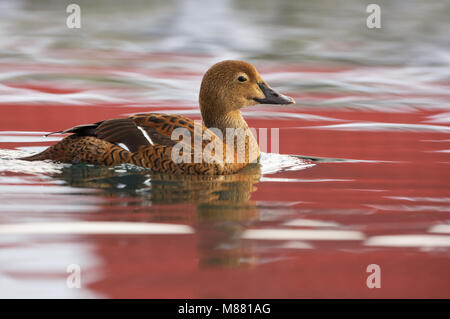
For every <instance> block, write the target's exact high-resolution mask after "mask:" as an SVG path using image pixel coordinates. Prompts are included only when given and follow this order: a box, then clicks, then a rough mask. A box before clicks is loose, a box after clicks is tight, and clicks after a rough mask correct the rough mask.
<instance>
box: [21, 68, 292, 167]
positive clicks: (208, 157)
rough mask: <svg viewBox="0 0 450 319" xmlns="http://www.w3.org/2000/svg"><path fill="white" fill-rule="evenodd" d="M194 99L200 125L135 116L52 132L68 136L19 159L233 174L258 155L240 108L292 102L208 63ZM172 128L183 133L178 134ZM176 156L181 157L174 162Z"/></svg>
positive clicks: (251, 75) (251, 78) (249, 72)
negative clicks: (233, 133) (230, 131)
mask: <svg viewBox="0 0 450 319" xmlns="http://www.w3.org/2000/svg"><path fill="white" fill-rule="evenodd" d="M199 100H200V110H201V113H202V118H203V123H204V125H202V124H200V123H196V122H194V121H193V120H191V119H189V118H186V117H183V116H180V115H170V114H162V113H146V114H136V115H132V116H130V117H128V118H122V119H110V120H105V121H102V122H98V123H94V124H88V125H80V126H75V127H73V128H70V129H68V130H64V131H59V132H55V133H72V135H69V136H67V137H66V138H64V139H63V140H61V141H60V142H58V143H57V144H55V145H53V146H50V147H49V148H47V149H46V150H45V151H43V152H41V153H39V154H36V155H32V156H29V157H25V158H22V160H29V161H36V160H53V161H59V162H65V163H89V164H101V165H108V166H111V165H118V164H123V163H130V164H135V165H139V166H142V167H147V168H150V169H152V170H153V171H155V172H164V173H174V174H201V175H224V174H232V173H235V172H237V171H239V170H240V169H242V168H243V167H245V166H247V165H248V164H249V163H251V162H255V161H256V160H257V158H258V157H259V147H258V144H257V142H256V140H255V139H254V137H253V135H252V133H251V132H250V130H249V128H248V125H247V123H246V122H245V120H244V119H243V117H242V114H241V112H240V110H239V109H240V108H242V107H246V106H251V105H255V104H262V103H266V104H291V103H294V101H293V100H292V99H291V98H289V97H287V96H284V95H281V94H279V93H277V92H275V91H274V90H273V89H271V88H270V87H269V86H268V85H267V83H266V82H264V81H263V80H262V79H261V76H260V75H259V74H258V72H257V71H256V69H255V68H254V67H253V66H252V65H251V64H249V63H247V62H244V61H223V62H219V63H217V64H215V65H213V66H212V67H211V68H210V69H209V70H208V71H207V72H206V74H205V75H204V77H203V80H202V84H201V88H200V97H199ZM177 129H184V131H183V132H185V134H188V135H185V136H182V135H180V134H177V133H179V130H177ZM227 129H237V130H238V131H237V136H229V139H227V134H228V131H227ZM52 134H53V133H52ZM221 135H223V139H222V138H221ZM240 135H241V136H240ZM189 137H190V138H189ZM240 137H242V138H240ZM196 139H197V140H196ZM230 141H231V142H230ZM233 141H234V143H232V142H233ZM231 143H232V144H233V145H231ZM197 150H199V152H197ZM199 154H200V155H199ZM241 154H243V155H242V157H240V156H241ZM177 155H184V156H183V157H182V160H180V157H176V158H178V159H176V160H174V159H173V157H174V156H177ZM199 156H200V157H199Z"/></svg>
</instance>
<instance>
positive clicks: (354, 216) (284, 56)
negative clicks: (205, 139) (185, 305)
mask: <svg viewBox="0 0 450 319" xmlns="http://www.w3.org/2000/svg"><path fill="white" fill-rule="evenodd" d="M77 3H78V4H79V5H80V6H81V8H82V28H81V29H80V30H69V29H67V28H66V27H65V18H66V16H67V15H66V13H65V4H62V3H60V2H59V1H51V0H47V1H43V0H42V1H31V0H30V1H3V2H1V3H0V6H1V10H0V12H1V13H0V15H1V16H0V43H1V47H2V50H1V52H0V203H1V204H0V261H1V262H0V296H2V297H69V298H72V297H73V298H79V297H88V298H90V297H157V298H166V297H171V298H189V297H199V298H210V297H236V298H241V297H242V298H244V297H247V298H248V297H254V298H259V297H266V298H302V297H308V298H316V297H322V298H323V297H387V298H390V297H447V298H448V297H449V296H450V289H449V287H450V285H449V283H450V275H449V271H448V269H449V266H450V259H449V246H450V235H449V232H450V230H449V225H450V219H449V217H448V216H449V215H448V214H449V212H450V192H449V182H448V181H449V180H450V173H449V172H450V171H449V164H450V158H449V150H450V144H449V143H450V137H449V135H448V134H449V132H450V125H449V123H450V119H449V114H450V103H449V101H450V94H449V90H448V88H449V83H450V82H449V74H450V72H449V71H450V55H449V52H450V51H449V48H450V42H449V40H448V36H447V33H448V30H449V23H450V22H449V20H448V14H449V13H450V6H449V4H448V2H446V1H438V2H433V3H429V2H426V1H418V0H417V1H408V2H404V1H381V2H379V4H380V6H381V8H382V26H383V28H382V29H380V30H370V29H367V28H366V27H365V19H366V17H367V13H366V12H365V8H366V6H367V4H368V3H370V2H367V3H366V2H364V1H363V2H360V1H338V2H336V1H317V2H309V1H277V2H273V1H254V0H247V1H239V2H238V1H219V2H214V3H213V2H211V1H202V2H198V1H155V2H151V3H148V2H147V1H127V3H126V5H124V4H122V2H121V1H95V2H93V1H78V2H77ZM229 58H233V59H244V60H248V61H250V62H252V63H253V64H255V65H256V66H257V68H258V70H259V71H260V73H261V74H262V76H263V78H264V79H265V80H266V81H267V82H269V83H270V84H271V85H272V86H273V87H274V88H277V89H279V90H280V91H281V92H283V93H285V94H288V95H290V96H292V97H294V98H295V99H296V102H297V104H295V105H292V106H291V105H289V106H278V107H277V106H256V107H252V108H249V109H245V110H244V114H245V118H246V119H247V121H248V123H249V125H250V126H251V127H255V128H274V127H275V128H279V129H280V131H279V135H280V146H279V151H280V153H281V154H270V153H267V152H266V153H263V154H262V157H261V161H260V164H258V165H253V166H251V167H248V168H246V169H245V170H244V171H242V172H241V173H239V174H236V175H233V176H218V177H198V176H188V177H179V176H168V175H163V174H154V173H152V172H150V171H148V170H145V169H140V168H137V167H135V166H129V165H123V166H118V167H114V168H107V167H96V166H90V165H74V166H72V165H66V164H55V163H50V162H33V163H29V162H23V161H19V160H16V159H15V158H17V157H19V156H23V155H28V154H31V153H32V152H37V151H39V150H42V149H44V148H45V147H46V146H48V145H51V144H52V143H55V141H57V140H59V139H60V138H61V137H62V136H61V135H54V136H51V137H48V138H44V137H43V135H44V134H45V133H47V132H51V131H57V130H60V129H64V128H68V127H71V126H74V125H77V124H81V123H92V122H96V121H99V120H102V119H106V118H112V117H120V116H125V115H127V114H132V113H138V112H152V111H154V112H167V113H175V114H183V115H185V116H189V117H192V118H194V119H200V114H199V111H198V107H197V97H198V89H199V85H200V81H201V77H202V75H203V73H204V72H205V71H206V70H207V69H208V67H209V66H210V65H212V64H213V63H215V62H217V61H220V60H223V59H229ZM268 151H269V152H270V149H269V150H268ZM72 264H76V265H79V266H80V267H81V271H82V276H81V278H82V288H81V289H69V288H67V284H66V280H67V276H68V275H69V274H68V273H67V267H68V266H69V265H72ZM369 264H378V265H379V266H380V267H381V272H382V277H381V278H382V279H381V280H382V282H381V283H382V288H381V289H369V288H367V286H366V279H367V276H368V275H369V273H367V272H366V269H367V266H368V265H369Z"/></svg>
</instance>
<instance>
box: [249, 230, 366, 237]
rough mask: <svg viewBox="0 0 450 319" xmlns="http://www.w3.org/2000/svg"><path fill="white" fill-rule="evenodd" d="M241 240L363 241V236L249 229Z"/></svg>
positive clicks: (329, 232)
mask: <svg viewBox="0 0 450 319" xmlns="http://www.w3.org/2000/svg"><path fill="white" fill-rule="evenodd" d="M242 238H245V239H259V240H363V239H364V234H363V233H362V232H359V231H351V230H324V229H273V228H266V229H249V230H246V231H244V233H243V234H242Z"/></svg>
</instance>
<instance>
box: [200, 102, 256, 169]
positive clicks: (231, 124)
mask: <svg viewBox="0 0 450 319" xmlns="http://www.w3.org/2000/svg"><path fill="white" fill-rule="evenodd" d="M214 115H215V116H214V117H208V114H203V115H202V116H203V122H204V124H205V126H206V127H208V128H218V129H220V130H221V131H222V134H223V141H224V142H225V143H227V144H228V143H229V139H228V138H227V129H228V128H234V129H243V130H244V132H229V133H230V134H232V135H231V136H230V138H232V139H233V136H234V138H236V137H235V136H236V135H235V134H236V133H237V134H238V135H239V134H243V135H242V136H243V137H244V136H248V139H247V138H245V139H244V141H245V143H244V144H242V143H240V142H239V141H240V140H242V139H237V140H236V139H235V144H234V145H235V148H236V150H237V151H238V152H244V153H243V154H246V153H245V152H246V151H245V150H246V149H247V150H248V152H249V153H247V155H246V156H247V157H246V161H247V162H254V161H256V160H257V158H258V157H259V146H258V142H257V141H256V139H255V137H254V136H253V133H252V132H251V130H250V129H249V127H248V124H247V122H245V120H244V118H243V117H242V114H241V111H239V110H236V111H231V112H228V113H226V114H223V115H221V116H217V114H214Z"/></svg>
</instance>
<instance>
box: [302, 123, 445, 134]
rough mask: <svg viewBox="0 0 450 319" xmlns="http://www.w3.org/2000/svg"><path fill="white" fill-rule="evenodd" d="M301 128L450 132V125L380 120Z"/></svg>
mask: <svg viewBox="0 0 450 319" xmlns="http://www.w3.org/2000/svg"><path fill="white" fill-rule="evenodd" d="M300 128H302V129H303V128H308V129H326V130H341V131H409V132H440V133H450V127H449V126H441V125H426V124H407V123H378V122H364V123H345V124H333V125H322V126H309V127H300Z"/></svg>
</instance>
